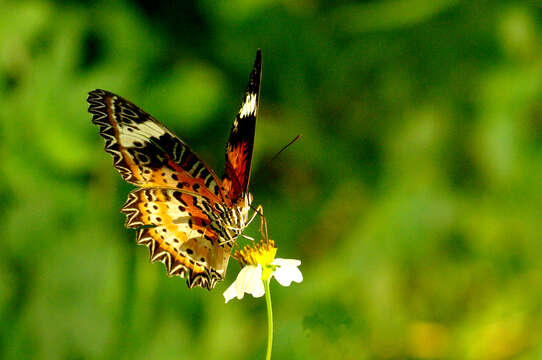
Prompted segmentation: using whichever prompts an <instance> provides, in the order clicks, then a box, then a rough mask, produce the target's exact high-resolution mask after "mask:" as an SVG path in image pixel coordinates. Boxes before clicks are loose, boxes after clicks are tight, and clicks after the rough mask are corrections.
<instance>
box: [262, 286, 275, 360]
mask: <svg viewBox="0 0 542 360" xmlns="http://www.w3.org/2000/svg"><path fill="white" fill-rule="evenodd" d="M262 281H263V287H264V289H265V303H266V305H267V355H266V356H265V360H271V348H272V347H273V308H272V306H271V291H270V290H269V279H267V280H262Z"/></svg>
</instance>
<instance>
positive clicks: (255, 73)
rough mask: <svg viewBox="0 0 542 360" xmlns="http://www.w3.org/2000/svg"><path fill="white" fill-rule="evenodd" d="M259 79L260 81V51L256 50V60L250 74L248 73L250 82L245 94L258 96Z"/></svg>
mask: <svg viewBox="0 0 542 360" xmlns="http://www.w3.org/2000/svg"><path fill="white" fill-rule="evenodd" d="M261 79H262V50H261V49H259V48H258V50H256V59H255V60H254V65H253V67H252V72H251V73H250V80H249V82H248V86H247V90H246V92H247V93H256V94H258V93H259V92H260V80H261Z"/></svg>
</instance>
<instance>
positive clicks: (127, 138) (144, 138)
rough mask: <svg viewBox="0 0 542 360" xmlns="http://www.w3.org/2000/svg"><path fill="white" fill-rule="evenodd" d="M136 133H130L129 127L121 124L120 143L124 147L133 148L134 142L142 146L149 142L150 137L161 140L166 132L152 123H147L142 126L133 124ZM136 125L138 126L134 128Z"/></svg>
mask: <svg viewBox="0 0 542 360" xmlns="http://www.w3.org/2000/svg"><path fill="white" fill-rule="evenodd" d="M131 125H132V126H131V127H132V129H134V131H132V132H129V131H128V129H127V126H121V125H120V124H119V141H120V143H121V144H122V146H124V147H133V146H134V142H140V143H142V144H144V143H146V142H148V141H149V139H148V138H149V137H151V136H152V137H156V138H159V137H160V136H162V135H164V134H165V130H164V129H162V128H161V127H160V126H158V125H157V124H155V123H154V122H152V121H145V122H143V123H141V124H137V125H136V124H135V123H134V124H131ZM133 125H136V126H133Z"/></svg>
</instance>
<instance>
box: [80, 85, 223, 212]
mask: <svg viewBox="0 0 542 360" xmlns="http://www.w3.org/2000/svg"><path fill="white" fill-rule="evenodd" d="M87 101H88V103H89V108H88V111H89V112H90V113H91V114H92V122H93V123H94V124H96V125H98V126H99V127H100V135H101V136H102V137H103V138H104V139H105V150H106V151H107V152H108V153H110V154H111V155H112V156H113V165H114V166H115V168H116V169H117V170H118V171H119V172H120V174H121V176H122V177H123V179H124V180H126V181H128V182H129V183H132V184H134V185H137V186H140V187H156V186H162V187H168V188H178V189H184V190H190V191H194V192H196V193H198V194H200V195H202V196H205V197H207V198H210V199H213V200H215V201H216V200H223V198H224V196H223V193H222V190H221V189H220V187H219V185H218V184H219V182H220V180H218V178H217V176H216V175H215V173H214V172H213V171H212V170H211V169H209V168H208V167H207V165H205V163H204V162H203V161H201V159H200V158H199V157H198V156H197V155H196V154H195V153H194V152H193V151H192V150H191V149H190V148H189V147H188V145H186V144H185V143H184V142H183V141H182V140H181V139H179V138H178V137H177V136H176V135H175V134H174V133H173V132H172V131H170V130H169V129H168V128H167V127H165V126H164V125H162V124H161V123H159V122H158V121H157V120H156V119H154V118H153V117H152V116H151V115H149V114H147V113H146V112H145V111H143V110H142V109H140V108H139V107H137V106H136V105H134V104H132V103H131V102H129V101H127V100H125V99H123V98H122V97H120V96H118V95H115V94H112V93H110V92H108V91H105V90H100V89H97V90H93V91H91V92H90V93H89V95H88V99H87Z"/></svg>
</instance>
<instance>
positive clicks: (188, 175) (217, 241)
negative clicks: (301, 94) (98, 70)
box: [87, 50, 261, 290]
mask: <svg viewBox="0 0 542 360" xmlns="http://www.w3.org/2000/svg"><path fill="white" fill-rule="evenodd" d="M260 78H261V55H260V51H259V50H258V53H257V56H256V61H255V63H254V68H253V70H252V73H251V76H250V80H249V85H248V86H247V89H246V92H245V97H244V99H243V102H242V105H241V109H240V110H239V112H238V114H237V116H236V118H235V120H234V124H233V126H232V130H231V133H230V138H229V140H228V143H227V146H226V164H225V170H224V176H223V178H222V179H221V178H219V177H218V176H217V175H216V174H215V172H214V171H213V170H212V169H211V168H209V167H208V166H207V165H206V164H205V163H204V162H203V161H202V160H201V159H200V158H199V157H198V155H196V153H195V152H194V151H192V150H191V149H190V148H189V147H188V145H186V144H185V143H184V142H183V141H182V140H181V139H180V138H178V137H177V136H176V135H175V134H174V133H173V132H172V131H171V130H169V129H168V128H167V127H165V126H164V125H163V124H161V123H160V122H159V121H157V120H156V119H154V118H153V117H152V116H151V115H149V114H148V113H146V112H145V111H144V110H142V109H140V108H139V107H137V106H136V105H134V104H132V103H131V102H129V101H127V100H125V99H124V98H122V97H120V96H118V95H115V94H113V93H110V92H108V91H105V90H99V89H98V90H93V91H91V92H90V93H89V96H88V99H87V101H88V103H89V112H90V113H91V114H92V121H93V123H94V124H96V125H98V126H99V128H100V135H101V136H102V137H103V138H104V139H105V150H106V152H108V153H109V154H111V155H112V156H113V165H114V166H115V168H116V169H117V170H118V171H119V173H120V174H121V176H122V178H123V179H124V180H126V181H127V182H129V183H131V184H133V185H135V186H136V187H137V188H136V189H135V190H133V191H131V192H130V193H129V195H128V199H127V200H126V203H125V204H124V206H123V207H122V210H121V212H123V213H124V214H126V227H128V228H134V229H137V242H138V243H139V244H142V245H146V246H148V247H149V251H150V258H151V262H155V261H161V262H163V263H164V264H165V265H166V269H167V271H168V274H169V275H180V276H181V277H185V278H186V279H187V284H188V286H189V287H190V288H192V287H194V286H201V287H206V288H207V289H209V290H210V289H212V288H213V287H214V286H215V284H216V282H217V281H220V280H223V279H224V276H225V273H226V268H227V265H228V260H229V257H230V254H231V249H232V246H233V243H234V241H235V239H236V238H237V236H239V235H240V234H241V233H242V231H243V230H244V228H245V227H246V225H247V222H248V214H249V210H250V205H251V202H252V196H251V194H250V193H249V192H248V183H249V177H250V166H251V159H252V149H253V143H254V132H255V123H256V115H257V106H258V99H259V90H260Z"/></svg>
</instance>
